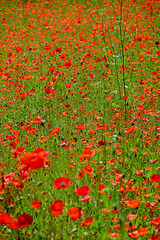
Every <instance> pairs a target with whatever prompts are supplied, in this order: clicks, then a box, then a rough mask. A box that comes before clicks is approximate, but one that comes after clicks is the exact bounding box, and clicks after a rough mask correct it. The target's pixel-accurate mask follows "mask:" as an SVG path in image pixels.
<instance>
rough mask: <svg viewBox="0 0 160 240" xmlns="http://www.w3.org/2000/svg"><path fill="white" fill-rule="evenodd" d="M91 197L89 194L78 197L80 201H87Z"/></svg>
mask: <svg viewBox="0 0 160 240" xmlns="http://www.w3.org/2000/svg"><path fill="white" fill-rule="evenodd" d="M90 199H91V196H84V197H83V198H81V199H80V201H81V202H88V201H89V200H90Z"/></svg>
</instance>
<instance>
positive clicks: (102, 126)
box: [97, 123, 107, 130]
mask: <svg viewBox="0 0 160 240" xmlns="http://www.w3.org/2000/svg"><path fill="white" fill-rule="evenodd" d="M106 126H107V125H106V123H104V124H103V125H101V124H97V129H98V130H104V129H105V128H106Z"/></svg>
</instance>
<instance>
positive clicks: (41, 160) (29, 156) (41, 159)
mask: <svg viewBox="0 0 160 240" xmlns="http://www.w3.org/2000/svg"><path fill="white" fill-rule="evenodd" d="M48 154H49V152H48V151H44V149H43V148H38V149H37V150H35V151H33V152H31V153H24V154H23V155H22V156H21V159H20V160H21V163H22V164H24V165H26V168H27V170H35V169H39V168H42V167H44V166H45V165H46V163H47V162H50V161H49V159H48V158H46V157H47V156H48Z"/></svg>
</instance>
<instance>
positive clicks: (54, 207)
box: [50, 200, 65, 217]
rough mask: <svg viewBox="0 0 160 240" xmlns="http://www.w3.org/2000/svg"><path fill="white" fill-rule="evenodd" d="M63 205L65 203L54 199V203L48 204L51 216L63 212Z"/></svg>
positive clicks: (56, 215)
mask: <svg viewBox="0 0 160 240" xmlns="http://www.w3.org/2000/svg"><path fill="white" fill-rule="evenodd" d="M64 205H65V203H64V202H62V201H61V200H56V201H54V203H52V204H51V206H50V210H51V212H52V214H53V216H55V217H58V216H59V215H61V214H62V212H63V208H64Z"/></svg>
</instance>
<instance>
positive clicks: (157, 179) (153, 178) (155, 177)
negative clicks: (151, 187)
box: [150, 174, 160, 182]
mask: <svg viewBox="0 0 160 240" xmlns="http://www.w3.org/2000/svg"><path fill="white" fill-rule="evenodd" d="M150 180H151V182H160V175H158V174H154V175H152V176H151V177H150Z"/></svg>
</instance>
